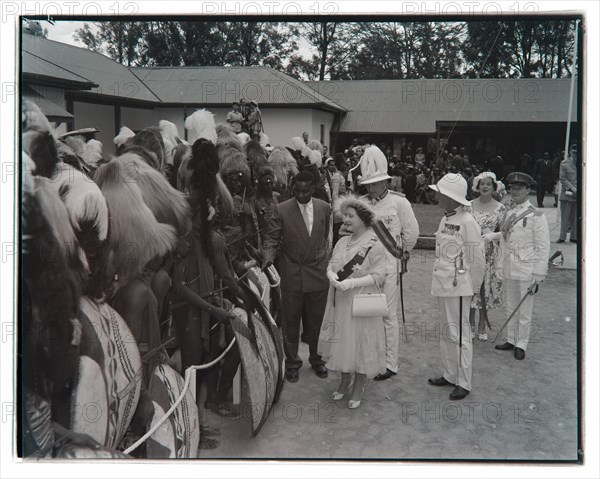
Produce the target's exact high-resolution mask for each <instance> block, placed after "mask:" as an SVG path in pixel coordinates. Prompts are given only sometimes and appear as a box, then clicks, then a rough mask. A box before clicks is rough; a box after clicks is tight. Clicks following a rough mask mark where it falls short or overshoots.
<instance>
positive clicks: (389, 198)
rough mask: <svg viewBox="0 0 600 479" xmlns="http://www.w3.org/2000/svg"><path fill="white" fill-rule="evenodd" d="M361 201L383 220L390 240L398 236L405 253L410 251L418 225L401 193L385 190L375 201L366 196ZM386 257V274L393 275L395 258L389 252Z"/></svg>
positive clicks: (414, 242) (416, 236) (417, 234)
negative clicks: (390, 237) (368, 204)
mask: <svg viewBox="0 0 600 479" xmlns="http://www.w3.org/2000/svg"><path fill="white" fill-rule="evenodd" d="M362 199H364V200H366V201H367V202H369V203H370V204H371V208H373V210H374V211H375V214H376V215H377V217H378V218H381V219H382V220H383V223H384V224H385V227H386V228H387V229H388V230H389V232H390V234H391V235H392V238H394V239H396V237H397V236H398V235H400V240H401V241H402V248H403V249H404V250H405V251H411V250H412V249H413V248H414V247H415V244H416V243H417V240H418V239H419V223H417V218H415V213H414V212H413V209H412V206H411V205H410V202H409V201H408V200H407V199H406V197H405V196H404V195H403V194H402V193H397V192H395V191H392V190H386V191H385V192H384V194H383V195H382V196H380V197H379V198H377V199H370V198H369V197H368V196H363V198H362ZM386 251H387V250H386ZM387 255H388V258H387V259H388V261H387V268H388V273H395V272H396V268H397V266H396V258H394V256H392V254H391V253H390V252H389V251H388V252H387Z"/></svg>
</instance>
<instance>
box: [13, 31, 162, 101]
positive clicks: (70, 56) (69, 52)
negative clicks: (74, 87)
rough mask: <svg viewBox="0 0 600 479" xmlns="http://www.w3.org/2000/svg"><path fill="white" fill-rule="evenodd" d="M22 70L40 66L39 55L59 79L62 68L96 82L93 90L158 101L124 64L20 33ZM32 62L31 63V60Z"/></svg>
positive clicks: (129, 97)
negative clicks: (53, 68)
mask: <svg viewBox="0 0 600 479" xmlns="http://www.w3.org/2000/svg"><path fill="white" fill-rule="evenodd" d="M22 50H23V52H26V53H30V54H31V55H25V54H24V55H23V71H24V72H25V71H29V70H35V69H36V68H41V67H40V65H36V63H39V58H43V59H44V60H45V61H46V62H47V63H50V64H52V65H54V67H56V68H59V69H60V70H55V72H56V73H57V74H58V78H62V75H63V71H64V70H66V71H67V72H69V73H71V74H73V75H77V76H79V77H82V78H84V79H86V80H87V81H89V82H92V83H94V84H96V85H98V86H97V87H96V88H93V89H92V90H91V92H92V93H95V94H98V95H103V96H109V97H112V98H114V97H120V98H121V99H131V100H139V101H150V102H157V101H159V100H158V98H157V97H156V96H155V95H154V94H153V93H152V91H150V90H149V89H148V87H146V85H144V84H143V83H142V82H141V81H140V80H139V79H138V78H137V77H136V76H135V75H134V74H133V73H132V72H131V71H129V69H128V68H127V67H125V66H124V65H121V64H120V63H118V62H115V61H114V60H112V59H110V58H108V57H106V56H104V55H102V54H100V53H97V52H92V51H90V50H87V49H85V48H80V47H75V46H73V45H66V44H64V43H59V42H55V41H53V40H47V39H45V38H41V37H34V36H32V35H23V36H22ZM30 62H32V63H30Z"/></svg>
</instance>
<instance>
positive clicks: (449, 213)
mask: <svg viewBox="0 0 600 479" xmlns="http://www.w3.org/2000/svg"><path fill="white" fill-rule="evenodd" d="M460 208H461V206H459V207H457V208H455V209H453V210H451V211H446V213H444V216H445V217H446V218H450V217H452V216H454V215H455V214H456V213H458V211H459V209H460Z"/></svg>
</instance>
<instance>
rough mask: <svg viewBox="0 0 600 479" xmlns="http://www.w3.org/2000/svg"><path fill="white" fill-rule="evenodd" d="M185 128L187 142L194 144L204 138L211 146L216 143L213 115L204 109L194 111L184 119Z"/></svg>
mask: <svg viewBox="0 0 600 479" xmlns="http://www.w3.org/2000/svg"><path fill="white" fill-rule="evenodd" d="M185 128H186V129H187V130H188V132H189V134H188V141H189V142H190V143H191V144H194V143H195V142H196V140H199V139H200V138H206V139H207V140H208V141H210V142H212V144H213V145H214V144H216V143H217V130H216V127H215V119H214V115H213V114H212V113H211V112H210V111H208V110H205V109H202V110H196V111H195V112H194V113H192V114H191V115H190V116H188V117H187V118H186V119H185Z"/></svg>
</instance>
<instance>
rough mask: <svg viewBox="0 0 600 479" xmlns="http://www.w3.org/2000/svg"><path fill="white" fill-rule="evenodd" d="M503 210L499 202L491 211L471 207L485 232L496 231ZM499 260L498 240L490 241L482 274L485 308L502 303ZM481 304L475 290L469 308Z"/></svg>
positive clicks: (479, 296)
mask: <svg viewBox="0 0 600 479" xmlns="http://www.w3.org/2000/svg"><path fill="white" fill-rule="evenodd" d="M505 210H506V207H505V206H504V205H503V204H499V205H498V206H497V208H496V209H495V210H494V211H492V212H488V211H485V212H483V211H475V210H473V209H472V210H471V214H472V215H473V218H475V221H477V223H478V224H479V226H480V227H481V232H482V233H486V232H494V231H498V228H499V224H500V220H501V219H502V217H503V216H504V211H505ZM499 262H500V242H499V241H490V242H489V243H487V244H486V245H485V273H484V276H483V287H484V302H485V309H486V310H490V309H496V308H501V307H503V305H504V292H503V289H502V275H501V274H500V271H499V270H498V267H499ZM483 306H484V305H483V304H482V301H481V294H480V292H479V291H477V292H475V294H474V295H473V297H472V298H471V308H475V309H481V308H482V307H483Z"/></svg>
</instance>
